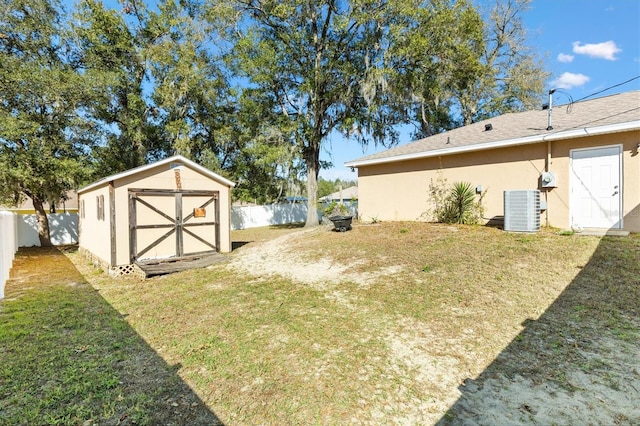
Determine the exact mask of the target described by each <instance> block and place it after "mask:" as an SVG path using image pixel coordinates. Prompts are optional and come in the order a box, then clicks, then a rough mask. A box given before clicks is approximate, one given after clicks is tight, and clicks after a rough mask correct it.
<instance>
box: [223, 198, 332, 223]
mask: <svg viewBox="0 0 640 426" xmlns="http://www.w3.org/2000/svg"><path fill="white" fill-rule="evenodd" d="M318 218H319V219H320V218H321V215H320V213H319V212H318ZM306 220H307V205H306V204H303V203H286V204H270V205H266V206H234V207H232V208H231V229H247V228H257V227H259V226H270V225H285V224H289V223H300V222H304V221H306Z"/></svg>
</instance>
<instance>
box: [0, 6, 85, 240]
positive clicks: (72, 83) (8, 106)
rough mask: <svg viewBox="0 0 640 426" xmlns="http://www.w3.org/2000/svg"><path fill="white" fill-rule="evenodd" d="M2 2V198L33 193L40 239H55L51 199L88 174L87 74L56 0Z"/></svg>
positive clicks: (17, 199)
mask: <svg viewBox="0 0 640 426" xmlns="http://www.w3.org/2000/svg"><path fill="white" fill-rule="evenodd" d="M0 8H1V9H0V16H1V17H2V18H0V199H2V200H3V201H4V202H7V201H8V202H10V203H12V204H18V203H20V202H21V201H22V200H23V199H24V197H28V198H30V199H31V200H32V201H33V206H34V208H35V211H36V217H37V221H38V235H39V238H40V244H41V245H42V246H49V245H51V240H50V236H49V222H48V218H47V214H46V212H45V210H44V206H43V204H44V203H45V202H47V201H48V202H49V203H54V202H57V201H58V200H59V199H61V198H62V197H63V196H64V194H65V192H66V191H68V190H69V189H72V188H76V187H77V186H78V184H79V183H80V182H82V181H83V180H84V179H85V178H86V175H87V168H86V165H87V164H86V161H85V160H84V158H85V155H86V154H87V153H88V152H89V147H90V144H91V142H90V137H89V136H90V134H91V127H90V123H89V122H87V121H86V120H84V119H83V118H82V114H79V110H80V108H81V107H82V105H83V99H84V98H85V94H86V92H85V90H84V87H85V86H84V78H83V77H82V76H81V75H80V74H79V73H78V72H77V71H76V70H75V69H74V67H73V66H72V54H73V46H71V45H69V44H68V43H67V42H66V41H65V40H68V37H67V36H66V33H65V28H64V26H63V21H62V17H61V12H60V6H59V4H58V3H57V2H55V0H5V1H4V2H3V3H2V6H0Z"/></svg>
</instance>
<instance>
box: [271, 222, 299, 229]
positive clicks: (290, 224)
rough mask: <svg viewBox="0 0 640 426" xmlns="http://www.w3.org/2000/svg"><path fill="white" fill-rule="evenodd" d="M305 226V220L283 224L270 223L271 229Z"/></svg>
mask: <svg viewBox="0 0 640 426" xmlns="http://www.w3.org/2000/svg"><path fill="white" fill-rule="evenodd" d="M298 228H304V222H295V223H285V224H283V225H269V229H298Z"/></svg>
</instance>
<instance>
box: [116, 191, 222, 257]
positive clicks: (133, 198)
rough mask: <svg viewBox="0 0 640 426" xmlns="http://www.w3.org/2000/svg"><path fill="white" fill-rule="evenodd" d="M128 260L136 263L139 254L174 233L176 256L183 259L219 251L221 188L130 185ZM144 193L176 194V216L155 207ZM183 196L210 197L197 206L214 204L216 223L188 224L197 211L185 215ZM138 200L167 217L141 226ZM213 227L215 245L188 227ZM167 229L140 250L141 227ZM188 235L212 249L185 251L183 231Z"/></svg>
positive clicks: (147, 194) (158, 194)
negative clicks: (213, 189) (136, 186)
mask: <svg viewBox="0 0 640 426" xmlns="http://www.w3.org/2000/svg"><path fill="white" fill-rule="evenodd" d="M128 193H129V262H130V263H135V262H136V261H137V260H138V258H139V257H140V256H142V255H143V254H145V253H147V252H148V251H149V250H151V249H152V248H154V247H155V246H157V245H158V244H160V243H161V242H162V241H164V240H166V239H167V238H169V237H170V236H171V235H172V234H175V238H176V250H175V257H173V258H181V257H184V256H186V255H199V254H206V253H215V252H219V251H220V191H201V190H185V189H177V190H173V189H141V188H129V189H128ZM144 196H155V197H158V196H159V197H174V199H175V204H174V205H175V208H174V211H173V213H174V217H171V216H169V215H168V214H167V213H166V212H163V211H161V210H160V209H158V208H156V207H155V206H153V205H152V204H151V203H149V202H147V201H144V200H142V198H141V197H144ZM183 197H209V199H208V200H207V201H206V202H204V203H203V204H202V205H200V206H199V207H198V209H204V208H205V207H207V206H208V205H209V204H211V203H213V204H214V221H213V222H209V221H208V222H194V223H187V222H188V221H189V220H190V219H192V218H194V217H195V209H194V211H193V212H192V213H191V214H189V215H187V216H184V217H183V214H182V198H183ZM137 203H141V204H143V205H144V206H146V207H147V208H149V209H150V210H152V211H154V212H155V213H156V214H157V215H158V216H161V217H162V218H164V220H163V222H162V223H157V224H151V225H138V224H137V208H136V205H137ZM212 225H213V226H214V234H215V235H214V242H213V244H212V243H211V242H209V241H207V240H205V239H204V238H202V237H200V236H199V235H196V234H195V233H193V232H191V231H190V230H189V229H188V228H190V227H193V226H212ZM161 228H166V229H168V231H167V232H166V233H165V234H163V235H162V236H160V237H159V238H157V239H156V240H155V241H154V242H152V243H151V244H149V245H147V246H146V247H144V248H142V249H141V250H138V247H137V245H138V237H137V236H138V231H139V230H141V229H161ZM185 233H186V234H188V235H190V236H191V237H193V238H195V239H197V240H198V241H200V242H202V243H203V244H205V245H207V246H209V247H211V250H205V251H200V252H196V253H185V252H184V244H183V243H184V234H185Z"/></svg>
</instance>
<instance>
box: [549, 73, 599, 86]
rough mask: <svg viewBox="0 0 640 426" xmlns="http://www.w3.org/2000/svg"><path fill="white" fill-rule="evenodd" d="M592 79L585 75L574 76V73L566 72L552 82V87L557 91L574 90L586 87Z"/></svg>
mask: <svg viewBox="0 0 640 426" xmlns="http://www.w3.org/2000/svg"><path fill="white" fill-rule="evenodd" d="M589 80H590V78H589V77H588V76H586V75H584V74H574V73H572V72H565V73H562V74H561V75H560V77H558V78H556V79H555V80H553V82H551V85H552V86H553V87H555V88H557V89H572V88H574V87H579V86H583V85H585V84H586V83H587V82H588V81H589Z"/></svg>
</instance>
